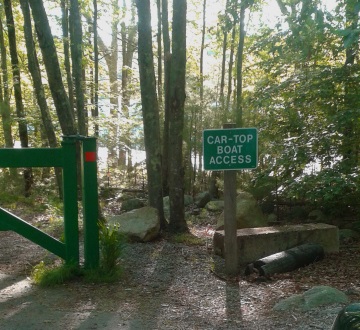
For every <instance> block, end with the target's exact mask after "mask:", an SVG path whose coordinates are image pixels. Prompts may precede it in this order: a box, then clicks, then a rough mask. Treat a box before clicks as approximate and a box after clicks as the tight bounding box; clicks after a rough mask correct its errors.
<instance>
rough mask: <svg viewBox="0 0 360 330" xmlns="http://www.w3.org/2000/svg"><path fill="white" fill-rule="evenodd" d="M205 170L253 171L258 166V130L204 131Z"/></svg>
mask: <svg viewBox="0 0 360 330" xmlns="http://www.w3.org/2000/svg"><path fill="white" fill-rule="evenodd" d="M203 155H204V169H205V170H211V171H222V170H239V169H253V168H256V166H257V158H258V157H257V155H258V138H257V129H256V128H230V129H208V130H204V131H203Z"/></svg>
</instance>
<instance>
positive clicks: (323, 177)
mask: <svg viewBox="0 0 360 330" xmlns="http://www.w3.org/2000/svg"><path fill="white" fill-rule="evenodd" d="M359 184H360V181H359V175H358V174H357V173H351V174H344V173H342V172H341V171H339V168H338V167H334V168H331V169H325V170H323V171H320V172H319V173H316V174H308V175H304V176H303V177H302V178H299V179H298V180H293V181H292V182H291V183H289V185H288V187H287V189H286V191H284V193H286V195H287V196H289V197H292V198H300V199H303V200H307V201H309V202H310V203H312V204H314V205H316V206H320V207H322V208H323V210H324V212H325V213H327V214H330V215H333V216H344V215H347V214H349V213H352V212H354V211H359V210H358V200H359V198H360V190H359Z"/></svg>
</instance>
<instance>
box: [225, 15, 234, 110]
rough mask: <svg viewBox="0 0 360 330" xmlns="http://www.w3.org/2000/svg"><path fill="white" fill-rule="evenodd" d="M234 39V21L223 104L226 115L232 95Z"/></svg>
mask: <svg viewBox="0 0 360 330" xmlns="http://www.w3.org/2000/svg"><path fill="white" fill-rule="evenodd" d="M234 19H235V17H234ZM235 38H236V20H235V21H234V26H233V27H232V33H231V45H230V56H229V65H228V86H227V94H226V104H225V111H226V113H231V111H230V110H231V109H230V99H231V93H232V79H233V76H232V70H233V65H234V48H235Z"/></svg>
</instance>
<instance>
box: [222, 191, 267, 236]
mask: <svg viewBox="0 0 360 330" xmlns="http://www.w3.org/2000/svg"><path fill="white" fill-rule="evenodd" d="M236 221H237V228H238V229H241V228H255V227H266V226H267V225H268V222H267V218H266V216H265V215H264V213H263V212H262V211H261V208H260V206H259V205H258V204H257V202H256V200H255V198H254V197H253V196H252V195H251V194H249V193H247V192H244V191H242V192H240V193H239V194H238V195H237V197H236ZM223 228H224V212H223V213H222V214H221V215H220V216H219V218H218V221H217V226H216V229H223Z"/></svg>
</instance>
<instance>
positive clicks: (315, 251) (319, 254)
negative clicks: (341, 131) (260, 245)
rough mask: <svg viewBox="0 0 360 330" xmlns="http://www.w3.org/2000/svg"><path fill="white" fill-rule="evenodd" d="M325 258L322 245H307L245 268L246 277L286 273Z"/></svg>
mask: <svg viewBox="0 0 360 330" xmlns="http://www.w3.org/2000/svg"><path fill="white" fill-rule="evenodd" d="M322 258H324V249H323V247H322V246H321V245H320V244H315V243H306V244H303V245H299V246H296V247H294V248H291V249H289V250H285V251H282V252H279V253H275V254H272V255H270V256H267V257H265V258H261V259H259V260H257V261H255V262H254V263H251V264H249V265H247V266H246V268H245V275H250V274H251V273H254V272H257V273H259V275H261V276H270V275H273V274H277V273H286V272H290V271H292V270H295V269H297V268H300V267H304V266H307V265H309V264H311V263H313V262H315V261H318V260H321V259H322Z"/></svg>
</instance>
